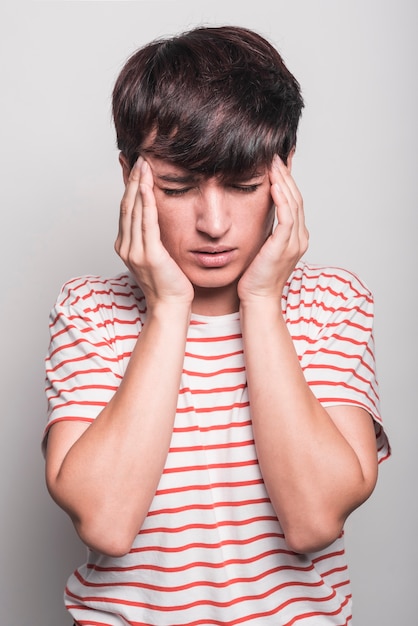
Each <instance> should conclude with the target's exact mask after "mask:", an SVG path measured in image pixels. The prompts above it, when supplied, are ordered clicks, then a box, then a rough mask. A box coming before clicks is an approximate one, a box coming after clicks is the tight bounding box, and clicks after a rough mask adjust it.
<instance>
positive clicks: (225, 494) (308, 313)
mask: <svg viewBox="0 0 418 626" xmlns="http://www.w3.org/2000/svg"><path fill="white" fill-rule="evenodd" d="M282 305H283V314H284V316H285V319H286V322H287V324H288V328H289V331H290V333H291V334H292V337H293V340H294V344H295V347H296V350H297V353H298V355H299V358H300V363H301V367H302V368H303V371H304V374H305V377H306V379H307V381H308V383H309V385H310V386H311V388H312V390H313V392H314V393H315V394H316V396H317V397H318V399H319V400H320V401H321V402H322V403H323V404H324V405H325V406H329V405H332V404H352V405H356V406H362V407H364V408H365V409H366V410H367V411H369V412H370V414H371V415H372V416H373V418H374V420H375V425H376V437H377V441H378V454H379V460H383V459H384V458H386V457H387V456H388V455H389V453H390V450H389V444H388V441H387V438H386V435H385V433H384V431H383V428H382V426H381V418H380V413H379V398H378V386H377V381H376V376H375V363H374V347H373V331H372V328H373V299H372V296H371V294H370V292H369V291H368V289H367V288H366V287H365V286H364V285H363V284H362V283H361V281H359V279H358V278H357V277H355V276H354V275H352V274H351V273H349V272H347V271H344V270H341V269H336V268H321V267H316V266H309V265H306V264H303V263H300V264H299V265H298V267H297V268H296V270H295V272H294V273H293V275H292V277H291V280H290V281H289V283H288V285H287V287H286V290H285V292H284V294H283V298H282ZM145 314H146V306H145V301H144V298H143V296H142V294H141V292H140V290H139V289H138V288H137V287H136V286H135V284H134V282H133V280H132V278H131V277H130V276H129V275H127V274H125V275H121V276H118V277H116V278H114V279H110V280H105V279H102V278H100V277H92V276H90V277H83V278H78V279H75V280H73V281H71V282H69V283H68V284H67V285H66V286H65V287H64V288H63V290H62V292H61V294H60V296H59V299H58V302H57V305H56V306H55V308H54V309H53V311H52V313H51V345H50V351H49V355H48V358H47V365H46V367H47V396H48V401H49V415H48V427H49V426H50V425H51V424H53V423H54V422H56V421H59V420H86V421H92V420H93V419H94V418H95V416H96V415H97V414H98V413H99V412H100V410H101V409H102V407H103V406H105V405H106V403H107V402H108V401H109V399H110V398H111V397H112V395H113V393H114V392H115V390H116V389H117V387H118V385H119V384H120V381H121V379H122V377H123V374H124V371H125V368H126V365H127V363H128V361H129V356H130V354H131V352H132V349H133V347H134V345H135V341H136V339H137V336H138V333H139V332H140V331H141V327H142V324H143V322H144V319H145ZM266 367H268V364H266ZM48 427H47V428H48ZM133 497H135V494H133ZM65 601H66V605H67V608H68V610H69V611H70V613H71V614H72V615H73V617H74V619H76V620H77V623H78V624H80V625H84V626H93V625H97V626H122V625H126V624H129V625H131V626H139V625H141V626H147V625H155V626H198V625H211V624H217V625H220V624H228V625H229V626H233V625H241V624H242V625H244V626H256V625H257V626H261V625H263V624H270V625H273V624H274V625H278V624H280V625H281V626H292V625H293V624H296V625H301V626H302V625H303V626H307V625H311V626H322V625H324V626H325V625H326V626H330V625H332V624H333V625H335V626H343V625H345V624H349V623H350V621H351V592H350V584H349V575H348V569H347V563H346V558H345V553H344V541H343V537H342V536H341V537H340V538H339V539H338V540H337V541H336V542H335V543H334V544H332V545H331V546H330V547H329V548H327V549H326V550H324V551H322V552H320V553H315V554H309V555H298V554H295V553H293V552H292V551H291V550H289V549H288V547H287V545H286V541H285V539H284V536H283V532H282V529H281V527H280V523H279V521H278V520H277V518H276V516H275V513H274V510H273V508H272V506H271V504H270V501H269V499H268V496H267V493H266V490H265V488H264V484H263V481H262V477H261V474H260V470H259V466H258V462H257V456H256V453H255V447H254V441H253V434H252V428H251V413H250V407H249V402H248V394H247V387H246V376H245V367H244V358H243V350H242V339H241V332H240V321H239V317H238V314H232V315H227V316H222V317H204V316H193V317H192V321H191V324H190V328H189V334H188V339H187V345H186V352H185V359H184V369H183V375H182V381H181V386H180V392H179V398H178V410H177V414H176V419H175V424H174V429H173V435H172V441H171V446H170V451H169V455H168V458H167V462H166V466H165V469H164V472H163V475H162V476H161V481H160V484H159V486H158V489H157V492H156V494H155V497H154V500H153V502H152V505H151V508H150V511H149V514H148V516H147V518H146V520H145V523H144V525H143V527H142V529H141V532H140V533H139V534H138V535H137V537H136V540H135V542H134V544H133V546H132V549H131V551H130V553H129V554H128V555H126V556H125V557H121V558H109V557H105V556H103V555H100V554H97V553H94V552H91V551H89V552H88V560H87V562H86V564H84V565H83V566H81V567H80V568H78V569H77V571H76V572H75V573H74V574H73V575H72V576H71V577H70V579H69V581H68V584H67V588H66V592H65Z"/></svg>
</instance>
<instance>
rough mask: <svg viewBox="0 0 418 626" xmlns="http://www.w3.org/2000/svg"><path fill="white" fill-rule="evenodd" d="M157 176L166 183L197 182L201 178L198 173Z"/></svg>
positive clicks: (183, 183)
mask: <svg viewBox="0 0 418 626" xmlns="http://www.w3.org/2000/svg"><path fill="white" fill-rule="evenodd" d="M156 178H158V179H159V180H162V181H164V182H165V183H177V184H180V185H185V184H188V183H193V182H196V180H199V176H196V174H192V173H190V174H157V175H156Z"/></svg>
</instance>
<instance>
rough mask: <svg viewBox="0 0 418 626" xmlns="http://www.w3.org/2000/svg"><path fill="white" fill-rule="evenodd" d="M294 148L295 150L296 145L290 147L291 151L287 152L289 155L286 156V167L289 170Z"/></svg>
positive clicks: (290, 169)
mask: <svg viewBox="0 0 418 626" xmlns="http://www.w3.org/2000/svg"><path fill="white" fill-rule="evenodd" d="M295 150H296V146H293V148H292V149H291V151H290V152H289V155H288V157H287V163H286V165H287V169H288V170H289V172H291V171H292V163H293V157H294V155H295Z"/></svg>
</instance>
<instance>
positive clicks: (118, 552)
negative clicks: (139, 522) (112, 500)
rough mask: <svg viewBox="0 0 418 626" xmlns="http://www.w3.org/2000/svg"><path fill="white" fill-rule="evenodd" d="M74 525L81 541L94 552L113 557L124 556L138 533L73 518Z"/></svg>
mask: <svg viewBox="0 0 418 626" xmlns="http://www.w3.org/2000/svg"><path fill="white" fill-rule="evenodd" d="M73 524H74V527H75V529H76V531H77V534H78V536H79V537H80V539H81V541H82V542H83V543H84V544H85V545H86V546H87V547H88V548H89V549H90V550H93V551H94V552H98V553H100V554H103V555H104V556H108V557H111V558H119V557H123V556H125V555H126V554H128V553H129V552H130V551H131V548H132V544H133V542H134V540H135V536H136V534H137V533H132V532H128V531H127V530H126V529H122V528H120V527H116V528H112V529H111V528H109V527H106V528H103V526H102V525H101V526H100V527H96V526H95V525H94V524H92V523H90V524H88V523H83V522H82V521H75V520H73Z"/></svg>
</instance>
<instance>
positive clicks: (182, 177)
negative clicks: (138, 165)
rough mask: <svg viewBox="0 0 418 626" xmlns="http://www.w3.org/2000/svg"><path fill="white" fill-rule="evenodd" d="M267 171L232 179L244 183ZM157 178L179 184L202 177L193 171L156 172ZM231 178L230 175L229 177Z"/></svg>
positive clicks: (236, 176) (245, 174)
mask: <svg viewBox="0 0 418 626" xmlns="http://www.w3.org/2000/svg"><path fill="white" fill-rule="evenodd" d="M264 174H265V172H259V171H255V172H247V173H243V174H242V175H235V176H231V180H234V181H236V182H237V183H244V182H246V181H250V180H253V179H255V178H261V177H262V176H264ZM154 176H155V177H156V178H158V179H159V180H160V181H162V182H165V183H174V184H178V185H187V184H191V183H195V182H196V181H198V180H200V179H201V178H202V176H201V175H199V174H195V173H193V172H190V173H185V174H174V173H173V174H170V173H168V174H154ZM228 178H229V177H228Z"/></svg>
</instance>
